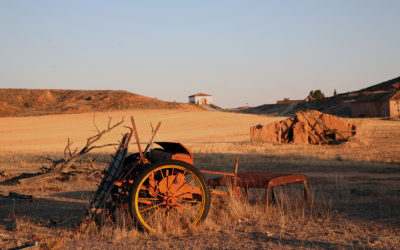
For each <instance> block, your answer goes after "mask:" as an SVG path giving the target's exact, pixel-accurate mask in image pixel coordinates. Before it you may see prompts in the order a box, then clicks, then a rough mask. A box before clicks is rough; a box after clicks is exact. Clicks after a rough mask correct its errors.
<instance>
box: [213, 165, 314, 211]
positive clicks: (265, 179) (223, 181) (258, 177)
mask: <svg viewBox="0 0 400 250" xmlns="http://www.w3.org/2000/svg"><path fill="white" fill-rule="evenodd" d="M210 172H211V171H210ZM235 177H236V178H237V179H236V187H243V188H245V189H246V188H264V189H265V207H266V208H268V201H269V191H270V189H271V188H272V187H273V186H278V185H285V184H290V183H300V182H301V183H302V184H303V188H304V198H305V199H307V198H308V189H307V177H306V176H305V175H303V174H275V173H263V172H243V173H238V174H237V175H232V174H226V175H224V176H222V177H219V178H215V179H211V180H208V181H207V183H208V185H210V186H213V187H218V186H225V187H228V186H232V185H233V183H234V182H235V180H234V178H235ZM234 188H235V186H234Z"/></svg>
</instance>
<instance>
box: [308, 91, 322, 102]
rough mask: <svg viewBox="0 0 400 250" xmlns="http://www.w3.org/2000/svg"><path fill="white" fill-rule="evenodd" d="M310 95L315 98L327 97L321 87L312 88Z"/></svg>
mask: <svg viewBox="0 0 400 250" xmlns="http://www.w3.org/2000/svg"><path fill="white" fill-rule="evenodd" d="M309 95H310V96H311V97H312V98H313V99H314V100H318V99H324V98H325V95H324V93H322V91H321V90H320V89H317V90H311V91H310V94H309Z"/></svg>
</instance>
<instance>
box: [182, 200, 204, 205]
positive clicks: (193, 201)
mask: <svg viewBox="0 0 400 250" xmlns="http://www.w3.org/2000/svg"><path fill="white" fill-rule="evenodd" d="M182 202H187V203H196V204H201V201H196V200H182Z"/></svg>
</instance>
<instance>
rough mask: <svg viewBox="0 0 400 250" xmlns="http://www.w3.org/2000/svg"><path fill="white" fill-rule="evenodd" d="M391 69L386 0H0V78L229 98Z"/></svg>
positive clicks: (395, 61)
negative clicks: (201, 94)
mask: <svg viewBox="0 0 400 250" xmlns="http://www.w3.org/2000/svg"><path fill="white" fill-rule="evenodd" d="M399 75H400V1H396V0H394V1H389V0H376V1H370V0H359V1H356V0H342V1H341V0H334V1H333V0H332V1H331V0H324V1H321V0H314V1H306V0H304V1H303V0H302V1H295V0H293V1H289V0H287V1H285V0H279V1H278V0H277V1H267V0H265V1H233V0H229V1H222V0H213V1H171V0H170V1H99V0H96V1H87V0H85V1H40V0H36V1H17V0H8V1H6V0H0V88H57V89H67V88H68V89H121V90H128V91H131V92H134V93H138V94H141V95H145V96H150V97H157V98H159V99H162V100H168V101H173V100H176V101H182V102H186V101H187V96H188V95H191V94H194V93H197V92H205V93H209V94H213V95H214V99H215V102H216V104H218V105H220V106H222V107H237V106H243V105H246V104H248V105H251V106H255V105H261V104H265V103H274V102H275V101H276V100H277V99H282V98H284V97H289V98H290V99H298V98H305V97H306V96H307V93H308V92H309V91H310V90H312V89H321V90H322V91H323V92H324V93H325V94H326V95H328V96H330V95H332V93H333V91H334V89H335V88H336V89H337V91H338V92H339V93H341V92H347V91H352V90H357V89H360V88H364V87H367V86H369V85H372V84H375V83H379V82H382V81H385V80H389V79H391V78H394V77H397V76H399Z"/></svg>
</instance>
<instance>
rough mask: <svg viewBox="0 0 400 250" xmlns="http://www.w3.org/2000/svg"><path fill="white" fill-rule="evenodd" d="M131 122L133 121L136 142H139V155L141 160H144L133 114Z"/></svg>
mask: <svg viewBox="0 0 400 250" xmlns="http://www.w3.org/2000/svg"><path fill="white" fill-rule="evenodd" d="M131 122H132V129H133V132H134V133H135V140H136V144H137V146H138V150H139V156H140V159H139V161H140V162H142V161H143V160H144V157H143V151H142V147H141V146H140V141H139V135H138V132H137V128H136V124H135V120H134V119H133V116H131Z"/></svg>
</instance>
